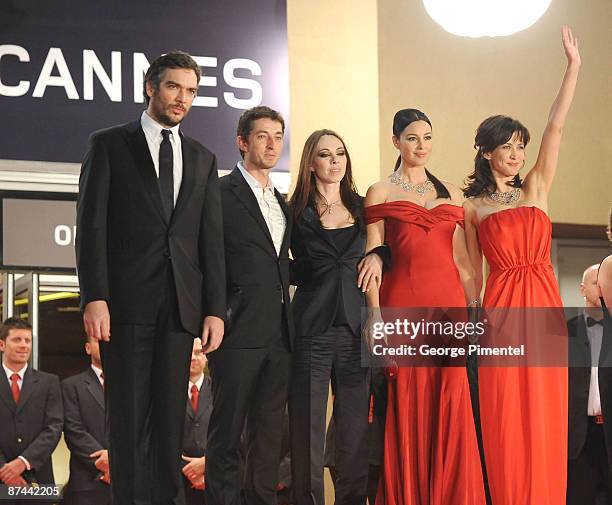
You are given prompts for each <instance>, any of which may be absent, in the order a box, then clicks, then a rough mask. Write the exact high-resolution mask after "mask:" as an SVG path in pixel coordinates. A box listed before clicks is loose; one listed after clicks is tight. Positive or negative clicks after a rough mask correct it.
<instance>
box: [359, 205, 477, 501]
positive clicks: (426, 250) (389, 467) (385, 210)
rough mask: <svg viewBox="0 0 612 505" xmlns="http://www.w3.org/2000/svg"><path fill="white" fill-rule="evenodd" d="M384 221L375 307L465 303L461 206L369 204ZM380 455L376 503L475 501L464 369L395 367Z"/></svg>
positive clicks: (371, 217)
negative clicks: (386, 253)
mask: <svg viewBox="0 0 612 505" xmlns="http://www.w3.org/2000/svg"><path fill="white" fill-rule="evenodd" d="M365 215H366V220H367V222H368V224H369V223H374V222H377V221H380V220H384V222H385V241H386V242H387V244H389V246H390V247H391V251H392V268H391V269H390V270H389V271H388V272H386V273H385V275H384V278H383V283H382V286H381V291H380V303H381V307H465V295H464V292H463V288H462V285H461V282H460V278H459V272H458V271H457V268H456V266H455V262H454V260H453V249H452V237H453V233H454V232H455V228H456V225H457V224H459V225H463V209H462V208H461V207H458V206H455V205H450V204H442V205H439V206H437V207H435V208H433V209H431V210H428V209H425V208H424V207H422V206H420V205H417V204H415V203H412V202H408V201H395V202H389V203H384V204H379V205H373V206H370V207H367V208H366V209H365ZM384 450H385V456H384V466H383V474H382V477H381V481H380V485H379V492H378V496H377V499H376V505H480V504H484V503H485V498H484V488H483V482H482V472H481V468H480V459H479V455H478V446H477V441H476V433H475V428H474V421H473V417H472V411H471V404H470V392H469V386H468V381H467V374H466V371H465V368H463V367H449V368H440V367H433V366H431V367H410V368H408V367H406V368H402V367H400V368H399V369H398V370H397V371H396V374H395V376H394V377H393V379H392V380H389V383H388V407H387V420H386V426H385V448H384Z"/></svg>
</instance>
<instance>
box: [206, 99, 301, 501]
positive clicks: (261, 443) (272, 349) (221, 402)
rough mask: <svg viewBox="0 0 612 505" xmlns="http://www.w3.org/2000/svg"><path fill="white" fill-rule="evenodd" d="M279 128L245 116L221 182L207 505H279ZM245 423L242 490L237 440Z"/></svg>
mask: <svg viewBox="0 0 612 505" xmlns="http://www.w3.org/2000/svg"><path fill="white" fill-rule="evenodd" d="M284 130H285V124H284V121H283V118H282V117H281V115H280V114H279V113H278V112H276V111H274V110H272V109H270V108H269V107H255V108H253V109H250V110H247V111H245V112H244V113H243V114H242V116H241V117H240V120H239V122H238V131H237V138H236V142H237V145H238V149H239V150H240V153H241V156H242V161H240V162H238V164H237V166H236V168H234V170H233V171H232V172H231V173H230V174H229V175H227V176H225V177H222V178H221V183H220V185H221V200H222V205H223V227H224V230H223V231H224V239H225V256H226V277H227V318H226V321H227V328H226V332H225V337H224V340H223V344H222V346H221V347H220V348H219V350H217V351H215V352H214V353H212V354H210V356H209V358H208V363H209V369H210V372H211V377H212V390H213V411H212V414H211V419H210V425H209V431H208V446H207V449H206V453H207V457H206V490H205V493H206V504H207V505H238V504H239V503H240V501H241V498H240V497H241V493H242V497H243V501H244V502H245V503H246V504H248V505H251V504H258V505H275V504H276V486H277V484H278V466H279V460H280V451H281V439H282V433H283V430H282V427H283V415H284V411H285V404H286V400H287V385H288V382H289V367H290V357H291V354H290V349H291V345H292V341H293V324H292V322H291V317H290V316H291V315H290V312H289V291H288V288H289V256H288V249H289V237H290V236H291V224H292V219H291V215H290V213H289V210H288V208H287V205H286V204H285V201H284V200H283V197H282V195H281V194H280V193H279V192H278V191H277V190H276V189H275V188H274V186H273V185H272V182H271V180H270V170H271V169H272V168H274V166H275V165H276V163H277V162H278V160H279V158H280V155H281V152H282V148H283V136H284ZM245 421H246V444H247V450H246V461H245V471H244V483H243V481H242V476H241V472H240V456H239V446H240V435H241V433H242V430H243V427H244V426H245Z"/></svg>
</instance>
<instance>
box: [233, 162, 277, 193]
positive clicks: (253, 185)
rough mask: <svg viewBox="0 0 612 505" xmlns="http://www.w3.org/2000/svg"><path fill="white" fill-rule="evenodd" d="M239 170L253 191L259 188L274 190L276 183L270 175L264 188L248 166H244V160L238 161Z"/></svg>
mask: <svg viewBox="0 0 612 505" xmlns="http://www.w3.org/2000/svg"><path fill="white" fill-rule="evenodd" d="M237 166H238V170H240V173H241V174H242V176H243V177H244V179H245V180H246V181H247V184H248V185H249V186H250V187H251V189H252V190H253V192H254V193H255V192H256V191H255V190H257V189H271V190H272V192H274V189H275V188H274V185H273V184H272V179H271V178H269V177H268V185H267V186H266V187H265V188H264V187H263V186H262V185H261V184H260V183H259V181H258V180H257V179H255V177H253V176H252V175H251V174H250V173H249V172H248V170H247V169H246V168H244V163H242V161H239V162H238V165H237Z"/></svg>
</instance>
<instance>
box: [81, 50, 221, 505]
mask: <svg viewBox="0 0 612 505" xmlns="http://www.w3.org/2000/svg"><path fill="white" fill-rule="evenodd" d="M199 78H200V68H199V66H198V65H197V63H196V62H195V61H194V60H193V58H191V57H190V56H189V55H188V54H186V53H183V52H170V53H168V54H166V55H164V56H161V57H159V58H157V59H156V60H155V61H154V62H153V63H152V64H151V66H150V67H149V69H148V71H147V73H146V75H145V89H144V92H145V101H146V103H147V109H146V110H145V111H144V112H143V113H142V116H141V117H140V119H139V120H137V121H135V122H133V123H129V124H126V125H121V126H115V127H112V128H109V129H106V130H102V131H99V132H96V133H94V134H93V135H92V136H91V138H90V141H89V149H88V152H87V155H86V157H85V160H84V162H83V166H82V170H81V177H80V182H79V188H80V192H79V199H78V202H77V226H78V233H77V243H76V252H77V268H78V273H79V282H80V288H81V306H82V308H83V310H84V314H83V320H84V324H85V331H86V333H87V334H88V335H90V336H92V337H95V338H97V339H101V340H103V342H102V346H101V352H102V362H103V364H104V373H105V378H106V383H105V386H106V388H105V393H106V405H107V412H108V418H109V430H110V431H109V454H110V468H111V488H112V494H113V501H114V504H115V505H128V504H130V505H131V504H138V505H148V504H159V505H169V504H171V503H172V504H182V503H184V496H183V494H184V493H183V483H182V480H181V470H180V468H181V459H180V454H181V448H182V442H183V422H184V416H185V402H186V401H187V391H186V388H185V384H187V380H188V377H189V356H190V354H191V348H192V345H193V338H194V337H196V336H199V335H201V336H202V341H203V343H204V346H205V349H206V351H207V352H210V351H212V350H214V349H216V348H217V347H218V346H219V344H220V342H221V339H222V338H223V324H224V323H223V318H224V317H225V308H226V307H225V264H224V254H223V229H222V217H221V205H220V198H219V186H218V178H217V164H216V159H215V156H214V154H212V153H211V152H210V151H208V150H207V149H206V148H205V147H203V146H202V145H201V144H199V143H198V142H197V141H195V140H194V139H192V138H189V137H187V136H185V135H183V134H182V133H180V132H179V124H180V122H181V121H182V120H183V119H184V118H185V116H186V115H187V113H188V112H189V109H190V108H191V105H192V103H193V99H194V98H195V96H196V93H197V88H198V82H199ZM111 335H112V337H111Z"/></svg>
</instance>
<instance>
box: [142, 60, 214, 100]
mask: <svg viewBox="0 0 612 505" xmlns="http://www.w3.org/2000/svg"><path fill="white" fill-rule="evenodd" d="M169 68H184V69H186V70H193V73H194V74H195V75H196V82H197V83H198V85H199V83H200V76H201V75H202V71H201V70H200V65H198V64H197V63H196V61H195V60H194V59H193V58H192V57H191V55H190V54H188V53H186V52H185V51H170V52H169V53H166V54H164V55H162V56H160V57H159V58H157V59H155V60H154V61H153V63H151V66H150V67H149V68H148V70H147V73H146V74H145V77H144V81H143V84H142V94H143V96H144V100H145V104H146V105H147V106H148V105H149V101H150V100H151V98H150V97H149V95H147V82H150V83H151V85H152V86H153V89H154V90H155V91H159V84H160V83H161V80H162V77H163V75H164V72H165V71H166V70H168V69H169Z"/></svg>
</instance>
